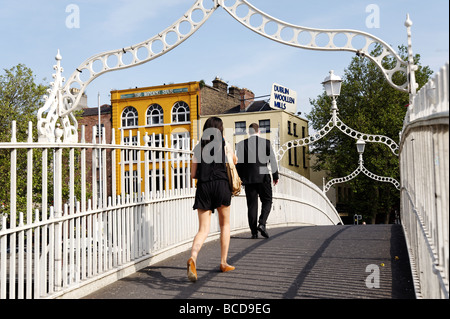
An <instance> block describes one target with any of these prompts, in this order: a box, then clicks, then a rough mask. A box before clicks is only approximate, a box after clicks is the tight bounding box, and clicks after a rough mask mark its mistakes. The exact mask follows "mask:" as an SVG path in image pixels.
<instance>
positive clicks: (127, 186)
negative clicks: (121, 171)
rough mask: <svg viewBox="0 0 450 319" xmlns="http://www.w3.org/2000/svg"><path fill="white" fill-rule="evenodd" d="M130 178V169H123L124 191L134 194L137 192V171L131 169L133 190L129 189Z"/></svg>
mask: <svg viewBox="0 0 450 319" xmlns="http://www.w3.org/2000/svg"><path fill="white" fill-rule="evenodd" d="M130 182H131V178H130V171H125V193H126V194H135V193H138V194H139V193H140V192H139V189H138V188H139V184H138V175H137V171H133V192H132V191H131V183H130Z"/></svg>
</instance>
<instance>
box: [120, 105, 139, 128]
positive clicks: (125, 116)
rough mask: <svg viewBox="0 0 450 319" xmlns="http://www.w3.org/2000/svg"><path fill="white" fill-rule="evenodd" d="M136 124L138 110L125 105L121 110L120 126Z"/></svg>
mask: <svg viewBox="0 0 450 319" xmlns="http://www.w3.org/2000/svg"><path fill="white" fill-rule="evenodd" d="M134 126H138V112H137V110H136V109H135V108H134V107H132V106H127V107H126V108H125V109H124V110H123V112H122V127H134Z"/></svg>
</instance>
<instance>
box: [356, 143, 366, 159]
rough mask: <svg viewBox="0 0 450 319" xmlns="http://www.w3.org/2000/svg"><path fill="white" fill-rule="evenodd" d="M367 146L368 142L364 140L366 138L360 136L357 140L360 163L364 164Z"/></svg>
mask: <svg viewBox="0 0 450 319" xmlns="http://www.w3.org/2000/svg"><path fill="white" fill-rule="evenodd" d="M365 147H366V142H364V140H363V139H362V138H359V139H358V141H356V149H357V150H358V153H359V164H360V165H362V164H363V163H364V161H363V157H362V155H363V153H364V148H365Z"/></svg>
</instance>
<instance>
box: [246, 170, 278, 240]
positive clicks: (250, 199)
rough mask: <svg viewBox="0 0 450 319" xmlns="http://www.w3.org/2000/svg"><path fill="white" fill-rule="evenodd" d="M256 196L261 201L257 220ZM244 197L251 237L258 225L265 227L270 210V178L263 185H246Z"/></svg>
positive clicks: (255, 233)
mask: <svg viewBox="0 0 450 319" xmlns="http://www.w3.org/2000/svg"><path fill="white" fill-rule="evenodd" d="M268 177H269V176H268ZM258 195H259V198H260V199H261V215H260V216H259V220H258ZM245 196H246V198H247V209H248V224H249V226H250V230H251V232H252V235H257V234H258V230H257V227H258V224H259V225H266V221H267V218H268V217H269V213H270V210H271V209H272V184H271V181H270V177H269V178H268V181H264V182H263V183H254V184H246V185H245Z"/></svg>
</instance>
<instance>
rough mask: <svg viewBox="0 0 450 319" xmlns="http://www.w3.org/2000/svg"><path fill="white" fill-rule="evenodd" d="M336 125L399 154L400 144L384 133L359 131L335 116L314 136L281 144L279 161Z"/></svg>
mask: <svg viewBox="0 0 450 319" xmlns="http://www.w3.org/2000/svg"><path fill="white" fill-rule="evenodd" d="M334 127H337V128H338V129H339V130H340V131H342V132H343V133H345V134H346V135H348V136H350V137H352V138H354V139H356V140H358V139H360V138H361V139H362V140H364V142H371V143H383V144H385V145H387V146H389V148H390V149H391V151H392V153H394V155H396V156H398V150H399V146H398V144H397V143H395V142H394V141H393V140H392V139H391V138H389V137H387V136H383V135H372V134H365V133H361V132H358V131H355V130H354V129H352V128H350V127H349V126H347V125H346V124H345V123H344V122H343V121H342V120H340V119H339V118H338V117H335V115H333V117H332V118H331V119H330V121H328V123H327V124H325V126H324V127H323V128H321V129H320V130H319V131H318V132H316V133H315V134H313V135H312V136H307V137H305V138H301V139H297V140H292V141H288V142H286V143H284V144H283V145H281V146H280V148H279V149H278V151H277V152H276V159H277V161H278V162H279V161H281V159H282V158H283V156H284V154H285V153H286V152H287V151H288V150H289V149H291V148H294V147H299V146H307V145H310V144H312V143H315V142H317V141H318V140H320V139H321V138H323V137H324V136H326V135H327V134H328V133H329V132H330V131H331V130H332V129H333V128H334Z"/></svg>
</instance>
